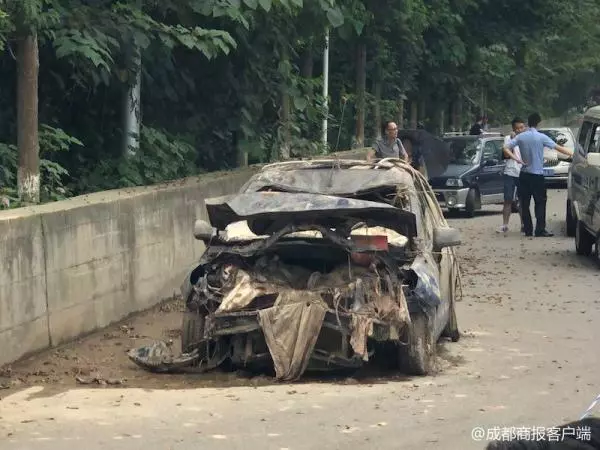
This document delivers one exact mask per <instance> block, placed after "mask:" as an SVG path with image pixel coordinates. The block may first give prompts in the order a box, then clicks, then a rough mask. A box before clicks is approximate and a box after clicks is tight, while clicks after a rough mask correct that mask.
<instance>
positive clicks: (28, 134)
mask: <svg viewBox="0 0 600 450" xmlns="http://www.w3.org/2000/svg"><path fill="white" fill-rule="evenodd" d="M38 72H39V54H38V41H37V34H35V33H34V34H30V35H27V36H25V37H23V38H21V39H20V40H19V43H18V50H17V127H18V130H17V145H18V148H19V169H18V172H17V189H18V197H19V200H20V201H22V202H24V203H39V201H40V143H39V138H38Z"/></svg>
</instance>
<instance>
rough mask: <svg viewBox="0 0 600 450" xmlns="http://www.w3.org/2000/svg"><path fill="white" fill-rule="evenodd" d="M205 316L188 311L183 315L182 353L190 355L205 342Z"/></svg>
mask: <svg viewBox="0 0 600 450" xmlns="http://www.w3.org/2000/svg"><path fill="white" fill-rule="evenodd" d="M204 323H205V318H204V316H202V315H200V314H198V313H197V312H192V311H186V312H184V313H183V323H182V325H181V352H182V353H188V352H191V351H193V350H194V347H195V346H197V345H198V344H199V343H200V342H202V341H203V340H204Z"/></svg>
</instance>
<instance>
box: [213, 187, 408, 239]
mask: <svg viewBox="0 0 600 450" xmlns="http://www.w3.org/2000/svg"><path fill="white" fill-rule="evenodd" d="M206 209H207V212H208V218H209V220H210V223H211V225H212V226H214V227H216V228H217V229H220V230H223V229H225V228H226V227H227V225H229V224H231V223H234V222H238V221H241V220H248V221H253V222H255V223H256V222H257V221H258V222H260V221H263V222H272V221H273V220H277V221H281V222H290V223H291V222H293V223H298V224H308V223H319V224H321V225H326V226H332V227H334V226H336V225H339V224H341V223H344V224H348V222H350V223H352V222H354V223H357V222H361V221H363V222H366V223H373V224H380V225H385V226H387V227H389V228H391V229H395V230H402V231H403V232H409V234H411V235H413V236H414V235H415V231H416V217H415V215H414V214H413V213H411V212H408V211H404V210H402V209H399V208H396V207H394V206H392V205H388V204H386V203H378V202H370V201H366V200H355V199H349V198H344V197H336V196H331V195H322V194H305V193H286V192H253V193H245V194H235V195H228V196H224V197H216V198H210V199H207V200H206Z"/></svg>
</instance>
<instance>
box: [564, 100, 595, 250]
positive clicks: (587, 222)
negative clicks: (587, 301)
mask: <svg viewBox="0 0 600 450" xmlns="http://www.w3.org/2000/svg"><path fill="white" fill-rule="evenodd" d="M567 192H568V193H567V217H566V222H567V234H568V235H569V236H575V248H576V250H577V253H578V254H580V255H586V256H589V255H591V254H592V252H593V251H594V249H595V250H596V251H597V250H598V243H599V238H600V106H595V107H593V108H590V109H588V110H587V111H586V113H585V116H584V118H583V122H582V124H581V127H580V128H579V133H578V136H577V145H576V146H575V153H574V155H573V162H572V163H571V167H570V169H569V177H568V179H567Z"/></svg>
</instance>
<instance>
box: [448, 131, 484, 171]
mask: <svg viewBox="0 0 600 450" xmlns="http://www.w3.org/2000/svg"><path fill="white" fill-rule="evenodd" d="M444 142H446V143H447V144H448V145H449V146H450V164H456V165H461V166H471V165H474V164H478V163H479V159H480V157H481V141H480V140H479V139H468V138H466V139H465V138H453V139H444Z"/></svg>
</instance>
